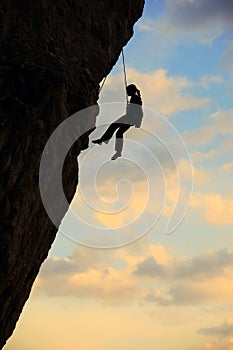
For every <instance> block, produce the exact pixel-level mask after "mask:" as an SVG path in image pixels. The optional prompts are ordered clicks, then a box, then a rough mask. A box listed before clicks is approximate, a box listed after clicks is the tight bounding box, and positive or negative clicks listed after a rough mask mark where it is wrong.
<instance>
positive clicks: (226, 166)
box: [222, 162, 233, 172]
mask: <svg viewBox="0 0 233 350" xmlns="http://www.w3.org/2000/svg"><path fill="white" fill-rule="evenodd" d="M222 168H223V170H225V171H226V172H231V171H233V162H229V163H224V164H223V166H222Z"/></svg>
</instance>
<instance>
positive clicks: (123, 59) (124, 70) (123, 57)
mask: <svg viewBox="0 0 233 350" xmlns="http://www.w3.org/2000/svg"><path fill="white" fill-rule="evenodd" d="M121 55H122V63H123V73H124V83H125V96H126V102H127V104H128V103H129V100H128V95H127V91H126V87H127V75H126V68H125V56H124V51H123V48H122V50H121ZM106 79H107V75H106V77H105V78H104V79H103V81H102V84H101V85H100V88H99V94H100V92H101V90H102V89H103V86H104V83H105V81H106Z"/></svg>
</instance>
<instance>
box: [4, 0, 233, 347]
mask: <svg viewBox="0 0 233 350" xmlns="http://www.w3.org/2000/svg"><path fill="white" fill-rule="evenodd" d="M232 20H233V2H232V1H227V0H221V1H220V0H215V1H213V0H192V1H191V0H157V1H153V0H147V1H146V4H145V9H144V13H143V16H142V18H141V19H140V20H139V21H138V23H137V24H136V25H135V27H134V31H135V32H134V36H133V37H132V38H131V40H130V42H129V43H128V45H127V46H126V47H125V49H124V53H125V59H126V68H127V78H128V82H129V83H135V84H136V85H137V86H138V87H139V88H140V90H141V94H142V99H143V104H144V107H145V116H144V121H143V124H142V128H141V130H136V129H131V130H130V131H129V132H127V135H126V140H125V147H124V154H123V158H122V159H121V160H119V162H118V163H114V164H113V163H111V162H110V163H109V162H107V160H106V159H109V158H110V156H111V154H112V152H113V148H114V142H113V141H112V142H110V143H109V144H108V145H102V146H94V145H93V144H92V143H91V142H90V147H89V149H88V150H86V151H84V152H83V153H82V154H81V156H80V159H79V162H82V161H85V159H87V162H89V163H88V164H91V165H93V164H94V163H98V162H97V161H96V160H98V159H99V160H100V161H103V159H104V161H103V162H105V161H106V166H105V167H103V168H102V170H101V171H102V176H103V177H102V179H99V178H98V182H97V183H98V186H99V187H98V186H97V187H98V190H99V191H100V193H101V195H102V196H103V198H104V199H105V200H106V201H108V200H109V199H110V200H111V199H113V198H115V197H114V196H115V195H116V192H115V190H116V183H117V181H118V180H119V175H121V174H123V175H124V177H126V178H127V177H128V179H130V180H132V179H133V181H132V183H133V185H134V187H135V193H134V195H135V202H132V207H130V210H129V212H127V211H126V213H125V214H124V215H122V216H119V217H114V216H113V217H112V220H111V219H109V216H108V215H106V216H104V215H102V216H101V215H100V214H99V212H98V205H99V204H98V202H97V201H96V198H95V197H94V191H93V196H92V195H89V196H88V198H87V199H88V201H89V200H90V203H91V205H93V206H94V205H95V206H96V207H95V208H96V209H97V210H96V212H94V213H93V214H90V215H89V211H88V210H89V209H88V210H87V209H85V206H84V203H82V202H80V197H79V194H77V196H76V198H75V200H74V208H75V210H77V214H78V215H81V213H83V215H84V217H85V218H86V217H87V216H88V218H89V220H90V223H91V224H92V225H97V224H102V225H103V226H104V227H105V228H106V229H111V227H112V225H114V224H115V225H116V226H117V225H118V224H119V223H121V224H122V223H123V224H124V223H125V222H127V220H129V219H132V217H133V218H134V217H136V216H137V215H138V213H139V212H138V208H140V205H142V204H143V201H145V190H144V189H145V188H144V185H145V183H144V182H143V181H142V180H141V177H140V176H139V175H138V173H137V169H136V168H135V169H136V170H135V173H136V174H137V175H135V177H133V176H132V175H133V174H134V173H133V169H134V168H133V165H132V164H136V163H137V159H139V158H140V157H142V158H143V157H144V155H145V158H146V153H143V152H144V149H143V148H142V149H141V151H140V152H141V153H140V152H136V151H135V152H134V153H133V152H131V153H130V149H131V148H130V147H132V145H133V142H137V146H139V145H143V146H146V147H147V150H148V151H149V152H152V153H153V154H154V155H156V156H157V158H158V160H159V162H160V165H161V168H162V169H163V170H164V173H165V175H164V176H165V178H166V182H167V187H166V195H167V200H166V202H165V207H164V211H163V213H162V215H161V218H160V220H159V222H158V224H157V225H156V226H155V227H154V228H153V229H152V230H150V232H149V233H148V234H146V235H145V236H144V237H143V238H142V239H140V240H138V241H137V242H135V243H133V244H130V245H129V246H126V247H122V248H120V249H113V250H107V251H106V250H96V249H90V248H85V247H81V246H80V245H78V244H74V243H73V242H72V241H70V240H68V239H67V238H65V237H64V236H62V235H61V234H58V235H57V238H56V240H55V242H54V245H53V247H52V249H51V251H50V257H49V258H48V259H47V261H46V262H45V263H44V265H43V267H42V269H41V272H40V274H39V276H38V278H37V280H36V282H35V284H34V288H33V292H32V296H31V298H30V300H29V302H28V303H27V306H26V308H25V310H24V312H23V315H22V317H21V319H20V321H19V323H18V326H17V329H16V331H15V332H14V335H13V336H12V338H11V339H10V340H9V342H8V343H7V345H6V347H5V348H4V350H13V349H16V348H17V349H18V350H29V349H30V350H31V349H32V348H33V349H35V350H37V349H38V350H39V349H41V348H43V349H45V350H47V349H51V348H56V349H57V350H74V349H77V348H80V349H82V350H94V349H95V350H99V349H101V350H105V349H106V350H107V349H108V350H109V349H110V350H111V349H113V350H115V349H119V347H121V348H122V349H123V350H126V349H127V350H131V349H134V350H137V349H138V350H139V349H145V350H152V349H154V348H159V349H167V350H208V349H211V350H223V349H224V350H232V349H233V313H232V310H233V303H232V295H233V280H232V275H233V251H232V239H233V187H232V176H233V159H232V151H233V121H232V115H233V103H232V85H233V70H232V63H231V62H232V59H233V44H232V36H233V27H232V23H233V21H232ZM124 96H125V92H124V83H123V73H122V59H121V57H119V61H118V63H117V65H116V66H115V67H114V69H113V70H112V72H111V74H110V75H109V77H108V78H107V80H106V83H105V85H104V87H103V90H102V92H101V96H100V99H99V102H100V103H110V102H122V103H123V104H124V103H125V97H124ZM110 106H111V105H110ZM121 107H122V105H120V104H119V108H121ZM147 108H150V109H152V110H153V111H154V113H155V115H156V113H157V112H159V113H161V114H162V115H163V116H164V118H165V119H164V120H168V121H169V122H171V123H172V124H173V125H174V126H175V127H176V129H177V131H178V132H179V134H180V135H181V136H182V137H183V139H184V141H185V143H186V145H187V147H188V150H189V153H190V156H191V159H192V164H193V173H194V190H193V195H192V199H191V203H190V207H189V210H188V212H187V214H186V216H185V218H184V220H183V222H182V224H181V225H179V227H178V228H177V230H176V231H175V232H174V233H173V234H171V235H166V234H165V232H164V231H165V230H164V227H165V226H166V222H167V221H168V216H169V214H170V213H171V210H172V208H173V206H174V203H175V200H176V193H177V189H178V185H177V184H178V178H177V174H175V172H174V165H173V164H172V162H171V160H169V155H168V153H166V152H165V150H164V149H163V147H162V146H161V145H159V143H158V140H157V139H155V138H153V137H152V136H151V137H150V136H148V134H147V135H146V136H145V134H143V130H144V129H146V126H147V119H149V118H150V112H148V110H147ZM151 113H152V112H151ZM103 114H104V113H103ZM103 114H102V115H100V116H99V117H98V120H97V126H98V125H101V124H102V123H103V121H104V120H107V121H108V122H111V121H112V120H113V119H114V118H115V117H118V108H116V105H112V111H111V113H110V115H109V116H106V115H103ZM107 118H109V119H107ZM99 133H100V129H98V127H97V130H95V132H94V133H93V134H92V135H91V137H90V138H91V139H94V138H96V136H97V135H98V134H99ZM157 136H159V135H157ZM170 141H172V140H167V143H169V142H170ZM171 144H173V145H174V147H175V146H176V144H175V143H172V142H171ZM135 149H136V148H135ZM100 152H101V153H100ZM129 155H131V156H132V157H133V158H132V159H131V161H132V162H131V163H130V166H129V164H128V163H127V162H126V161H129V160H130V159H129V158H128V157H129ZM85 157H86V158H85ZM124 157H125V158H124ZM82 164H83V165H82V166H81V167H80V172H81V173H82V171H83V172H84V168H85V167H84V165H85V163H82ZM131 165H132V167H131ZM144 166H145V168H144V170H145V172H146V171H148V170H150V174H151V173H152V175H153V176H154V177H152V179H153V185H155V187H154V188H155V190H157V191H158V192H157V194H153V195H154V207H153V206H152V207H149V208H148V209H147V211H146V212H145V213H143V214H144V215H145V216H144V217H145V219H144V220H145V221H146V220H149V219H150V218H151V217H153V215H154V216H156V215H157V210H158V207H159V204H160V203H158V202H159V199H160V195H161V197H162V194H163V192H162V191H163V189H162V185H161V184H162V181H161V182H159V181H160V180H161V173H160V172H159V170H158V169H159V168H158V167H157V165H156V164H153V163H152V164H149V163H148V162H147V163H144ZM177 166H178V169H179V171H180V173H183V175H184V176H186V180H187V183H188V181H189V180H190V179H189V172H188V166H187V162H184V161H183V159H181V161H180V162H179V161H178V163H177ZM94 170H96V168H94V165H93V172H94ZM113 172H114V176H113ZM156 184H160V185H161V186H160V185H158V188H156ZM185 184H186V183H185ZM81 185H82V186H83V189H88V183H87V182H85V178H84V182H83V184H81V183H80V186H81ZM160 187H161V188H160ZM154 188H153V189H154ZM119 189H120V190H122V192H120V194H121V195H122V197H120V200H122V203H124V200H127V198H126V197H127V193H128V192H127V191H128V187H127V186H126V187H122V188H120V187H119ZM89 190H90V188H89ZM185 190H186V188H185ZM88 193H90V192H88ZM157 195H158V196H157ZM157 197H158V198H157ZM183 199H184V198H183ZM88 203H89V202H88ZM90 203H89V204H90ZM120 203H121V202H120ZM80 227H81V226H80ZM80 227H77V232H78V229H80ZM90 232H92V231H90ZM129 234H130V232H129ZM45 315H46V316H45ZM31 320H33V322H31ZM48 329H49V331H48ZM46 330H47V331H46Z"/></svg>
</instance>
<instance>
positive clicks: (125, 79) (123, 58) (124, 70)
mask: <svg viewBox="0 0 233 350" xmlns="http://www.w3.org/2000/svg"><path fill="white" fill-rule="evenodd" d="M121 54H122V63H123V72H124V82H125V97H126V102H127V104H128V103H129V101H128V95H127V90H126V88H127V76H126V68H125V56H124V51H123V47H122V50H121Z"/></svg>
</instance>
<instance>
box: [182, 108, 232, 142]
mask: <svg viewBox="0 0 233 350" xmlns="http://www.w3.org/2000/svg"><path fill="white" fill-rule="evenodd" d="M232 114H233V109H230V110H218V111H216V112H214V113H212V114H210V115H209V116H208V117H207V120H206V122H205V123H204V124H203V125H202V126H201V127H200V128H199V129H196V130H188V131H185V132H184V133H183V135H182V136H183V138H184V140H185V141H186V143H187V144H189V145H198V146H205V145H208V144H211V142H212V141H214V139H215V138H216V136H217V135H220V136H225V135H231V134H232V133H233V123H231V119H232Z"/></svg>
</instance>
